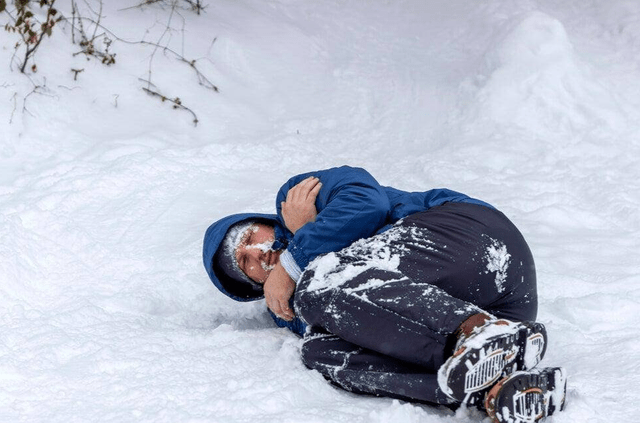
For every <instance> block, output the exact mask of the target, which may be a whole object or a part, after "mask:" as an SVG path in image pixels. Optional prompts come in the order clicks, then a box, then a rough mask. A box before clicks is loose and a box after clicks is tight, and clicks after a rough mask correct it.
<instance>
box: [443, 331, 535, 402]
mask: <svg viewBox="0 0 640 423" xmlns="http://www.w3.org/2000/svg"><path fill="white" fill-rule="evenodd" d="M504 322H505V323H504V324H499V323H496V324H494V325H490V326H487V327H486V328H484V329H483V330H481V331H479V332H477V333H475V334H473V335H471V336H469V338H468V339H467V340H465V342H464V343H463V344H462V346H461V347H460V348H459V349H458V350H457V351H456V352H454V354H453V356H451V357H450V358H449V359H448V360H447V361H446V362H445V363H444V364H443V365H442V366H441V367H440V369H439V370H438V384H439V386H440V389H441V390H442V391H443V392H444V393H445V394H446V395H447V396H448V397H450V398H451V399H452V400H455V401H460V402H463V403H464V402H466V400H467V399H469V398H470V397H471V396H474V397H478V395H479V394H478V393H480V395H482V394H483V393H484V392H486V391H488V390H489V388H491V386H493V384H494V383H495V382H496V381H497V380H499V379H500V378H501V377H505V376H507V375H509V374H511V373H513V372H515V371H518V370H527V369H530V368H533V367H534V366H535V365H537V364H538V363H539V362H540V360H542V357H543V356H544V354H545V352H546V345H547V342H546V340H547V334H546V329H545V327H544V325H543V324H541V323H514V322H508V321H504Z"/></svg>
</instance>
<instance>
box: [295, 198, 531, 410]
mask: <svg viewBox="0 0 640 423" xmlns="http://www.w3.org/2000/svg"><path fill="white" fill-rule="evenodd" d="M295 307H296V312H297V314H298V315H299V316H302V318H303V319H304V320H305V321H306V322H307V323H308V324H309V326H310V327H311V330H309V331H308V333H307V334H306V335H305V342H304V346H303V348H302V358H303V361H304V363H305V364H306V365H307V366H308V367H310V368H312V369H316V370H318V371H320V372H321V373H322V374H323V375H324V376H325V377H326V378H328V379H329V380H331V381H332V382H333V383H335V384H337V385H338V386H340V387H342V388H344V389H347V390H349V391H352V392H356V393H367V394H375V395H382V396H388V397H393V398H401V399H406V400H412V401H424V402H430V403H438V404H448V403H449V402H450V401H449V400H448V399H447V398H446V397H445V395H444V394H443V393H442V392H441V391H440V389H439V388H438V383H437V376H436V372H437V370H438V368H439V367H440V366H441V365H442V364H443V363H444V362H445V360H446V359H447V358H448V357H449V356H450V355H451V353H452V348H453V345H454V343H455V336H454V335H453V334H454V332H455V331H456V329H457V328H458V327H459V326H460V324H461V323H462V322H463V321H464V320H465V319H467V318H468V317H469V316H471V315H473V314H476V313H479V312H487V313H491V314H493V315H494V316H496V317H500V318H506V319H510V320H535V318H536V313H537V294H536V276H535V266H534V263H533V258H532V256H531V252H530V250H529V247H528V246H527V244H526V242H525V240H524V238H523V237H522V235H521V234H520V232H519V231H518V229H517V228H516V227H515V226H514V225H513V224H512V223H511V222H510V221H509V220H508V219H507V218H506V217H505V216H504V215H503V214H502V213H501V212H499V211H497V210H494V209H491V208H488V207H484V206H479V205H474V204H466V203H446V204H444V205H442V206H438V207H434V208H432V209H429V210H427V211H424V212H421V213H416V214H414V215H411V216H409V217H407V218H405V219H403V220H402V221H401V222H399V223H397V224H396V225H394V226H393V227H392V228H391V229H389V230H388V231H386V232H384V233H382V234H379V235H376V236H374V237H371V238H367V239H364V240H360V241H357V242H356V243H354V244H352V245H351V246H349V247H347V248H345V249H343V250H341V251H339V252H337V253H330V254H327V255H325V256H323V257H321V258H319V259H317V260H316V261H314V262H313V263H312V264H311V265H310V266H309V267H308V268H307V270H306V271H305V272H304V274H303V276H302V278H301V280H300V281H299V282H298V286H297V288H296V294H295Z"/></svg>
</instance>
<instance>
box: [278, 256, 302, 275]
mask: <svg viewBox="0 0 640 423" xmlns="http://www.w3.org/2000/svg"><path fill="white" fill-rule="evenodd" d="M280 264H281V265H282V267H283V268H284V270H285V271H286V272H287V274H288V275H289V277H290V278H291V279H293V281H294V282H298V280H299V279H300V276H302V269H300V266H298V263H296V261H295V260H294V259H293V256H292V255H291V253H290V252H289V250H284V251H283V252H282V253H281V254H280Z"/></svg>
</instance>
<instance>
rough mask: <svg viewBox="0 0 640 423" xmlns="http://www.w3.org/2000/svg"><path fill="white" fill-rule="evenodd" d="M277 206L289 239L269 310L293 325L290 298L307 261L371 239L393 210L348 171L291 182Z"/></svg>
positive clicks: (362, 176) (372, 185) (272, 283)
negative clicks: (361, 240) (362, 239)
mask: <svg viewBox="0 0 640 423" xmlns="http://www.w3.org/2000/svg"><path fill="white" fill-rule="evenodd" d="M285 199H286V201H285ZM276 204H277V206H276V207H277V209H278V218H279V219H280V221H281V223H282V226H284V227H286V228H288V229H289V231H290V233H289V235H290V236H291V239H290V241H289V245H288V247H287V249H286V250H285V251H284V252H283V253H282V254H281V255H280V262H279V263H278V265H277V266H276V268H275V269H274V270H273V271H272V272H271V274H270V275H269V277H268V278H267V281H266V282H265V285H264V292H265V299H266V300H267V306H268V307H269V309H271V310H272V311H273V313H275V314H276V315H277V316H278V317H280V318H282V319H284V320H287V321H291V319H293V317H294V314H293V311H292V310H291V308H290V307H289V299H290V297H291V295H292V294H293V291H294V290H295V282H296V281H297V279H298V278H299V277H300V275H301V273H302V271H303V270H304V268H306V266H307V265H308V264H309V262H310V261H311V260H313V259H314V258H316V257H317V256H319V255H321V254H325V253H328V252H331V251H338V250H340V249H342V248H344V247H346V246H348V245H350V244H351V243H352V242H354V241H356V240H358V239H361V238H365V237H368V236H371V235H373V234H374V233H375V232H376V231H377V230H378V229H379V228H380V227H381V226H383V225H384V224H385V222H386V220H387V215H388V214H389V210H390V205H389V200H388V198H387V195H386V193H385V191H384V190H383V189H382V187H381V186H380V185H379V184H378V182H377V181H376V180H375V179H374V178H373V176H371V175H370V174H369V173H368V172H367V171H365V170H364V169H358V168H351V167H347V166H344V167H341V168H334V169H328V170H324V171H318V172H312V173H310V174H305V175H298V176H296V177H293V178H291V179H290V180H289V181H288V182H287V183H286V184H285V185H284V186H283V187H282V188H281V189H280V192H279V193H278V196H277V200H276ZM316 212H317V215H316Z"/></svg>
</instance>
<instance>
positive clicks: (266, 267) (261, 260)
mask: <svg viewBox="0 0 640 423" xmlns="http://www.w3.org/2000/svg"><path fill="white" fill-rule="evenodd" d="M274 240H275V233H274V230H273V227H271V226H269V225H265V224H262V223H255V224H253V225H251V227H250V228H249V229H247V230H246V231H245V233H244V234H243V235H242V240H241V241H240V245H238V248H236V260H237V261H238V267H240V270H242V271H243V272H244V273H245V274H246V275H247V276H249V278H251V280H253V281H255V282H258V283H264V282H265V281H266V280H267V277H268V276H269V274H270V273H271V270H272V269H273V268H274V267H275V265H276V264H277V263H278V259H279V258H280V251H273V250H272V249H271V247H272V245H273V241H274Z"/></svg>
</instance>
